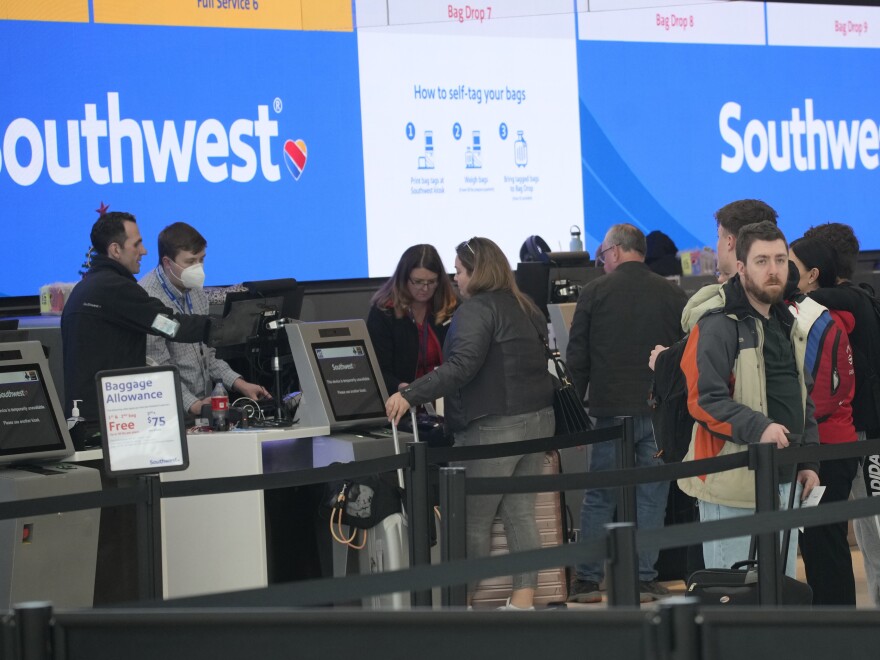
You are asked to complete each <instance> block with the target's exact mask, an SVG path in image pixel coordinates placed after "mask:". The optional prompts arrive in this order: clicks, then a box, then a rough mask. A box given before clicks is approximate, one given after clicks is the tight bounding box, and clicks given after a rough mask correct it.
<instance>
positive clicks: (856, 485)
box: [852, 431, 880, 607]
mask: <svg viewBox="0 0 880 660" xmlns="http://www.w3.org/2000/svg"><path fill="white" fill-rule="evenodd" d="M858 436H859V440H864V439H865V434H864V432H862V431H859V433H858ZM872 459H875V460H874V461H872ZM872 463H876V457H874V456H866V457H865V463H864V464H863V463H861V462H860V463H859V469H858V472H856V478H855V479H853V485H852V495H853V498H854V499H859V498H862V497H868V492H867V488H866V487H865V478H864V476H863V474H864V470H865V469H870V466H871V464H872ZM871 494H872V495H873V494H874V493H871ZM853 531H854V532H855V535H856V542H857V543H858V544H859V549H860V550H861V551H862V560H863V561H864V562H865V578H866V579H867V581H868V595H870V597H871V602H872V603H874V607H880V516H871V517H870V518H855V519H854V520H853Z"/></svg>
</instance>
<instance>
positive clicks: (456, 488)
mask: <svg viewBox="0 0 880 660" xmlns="http://www.w3.org/2000/svg"><path fill="white" fill-rule="evenodd" d="M465 488H466V485H465V469H464V468H463V467H442V468H440V559H441V561H443V562H447V561H455V560H456V559H465V558H466V557H467V511H466V507H465V500H466V495H467V493H466V491H465ZM441 603H442V604H443V607H465V606H466V605H467V585H466V584H456V585H451V586H447V587H443V588H442V590H441Z"/></svg>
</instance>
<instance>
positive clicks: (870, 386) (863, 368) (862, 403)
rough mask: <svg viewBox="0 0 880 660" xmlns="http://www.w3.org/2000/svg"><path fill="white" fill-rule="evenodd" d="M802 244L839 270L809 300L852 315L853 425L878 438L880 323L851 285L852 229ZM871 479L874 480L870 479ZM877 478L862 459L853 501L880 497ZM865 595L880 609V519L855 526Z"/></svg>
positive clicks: (815, 232)
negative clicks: (815, 244) (819, 248)
mask: <svg viewBox="0 0 880 660" xmlns="http://www.w3.org/2000/svg"><path fill="white" fill-rule="evenodd" d="M804 238H817V239H819V240H821V241H824V242H825V243H826V244H828V246H829V247H831V249H832V251H833V252H834V260H835V265H836V266H837V286H835V287H827V288H820V289H817V290H816V291H813V292H812V293H811V294H810V297H811V298H813V299H814V300H815V301H817V302H819V303H821V304H823V305H825V306H826V307H827V308H828V309H834V310H843V311H847V312H850V313H851V314H852V315H853V318H854V319H855V322H856V325H855V328H854V329H853V331H852V332H851V333H850V334H849V340H850V343H851V344H852V349H853V367H854V368H855V372H856V391H855V394H854V396H853V401H852V411H853V423H854V425H855V427H856V433H857V434H858V439H859V440H865V439H867V438H878V437H880V394H878V385H877V380H878V378H880V323H878V320H877V313H876V312H875V311H874V305H873V303H872V301H871V299H870V294H869V293H868V292H867V291H865V290H863V289H861V288H860V287H858V286H856V285H855V284H853V282H852V281H851V280H852V277H853V273H854V271H855V264H856V257H857V256H858V254H859V239H858V238H856V235H855V232H853V228H852V227H850V226H849V225H846V224H843V223H840V222H827V223H825V224H821V225H817V226H815V227H810V228H809V229H808V230H807V232H806V233H805V234H804ZM872 473H873V474H872ZM877 473H880V456H878V455H874V456H865V458H864V459H863V460H862V461H861V462H860V464H859V470H858V472H857V473H856V477H855V479H854V480H853V487H852V494H853V497H854V498H856V499H859V498H862V497H868V496H873V495H880V489H875V487H874V486H875V484H876V483H877V479H876V478H872V476H873V475H876V474H877ZM853 531H854V532H855V535H856V541H858V544H859V548H860V549H861V551H862V559H863V560H864V563H865V576H866V577H867V580H868V593H869V594H870V596H871V601H872V602H873V603H874V606H875V607H880V516H871V517H869V518H856V519H854V520H853Z"/></svg>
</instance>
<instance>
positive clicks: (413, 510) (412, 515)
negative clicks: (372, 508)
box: [404, 442, 431, 607]
mask: <svg viewBox="0 0 880 660" xmlns="http://www.w3.org/2000/svg"><path fill="white" fill-rule="evenodd" d="M409 466H410V469H409V470H407V471H406V473H405V475H404V479H405V481H406V503H407V516H408V523H409V560H410V566H424V565H426V564H430V563H431V534H430V532H429V531H428V524H429V523H430V522H431V519H430V517H429V516H430V510H429V505H428V445H427V443H424V442H411V443H410V444H409ZM412 604H413V605H414V606H415V607H430V606H431V590H430V589H427V590H420V591H414V592H413V594H412Z"/></svg>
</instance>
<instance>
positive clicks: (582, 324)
mask: <svg viewBox="0 0 880 660" xmlns="http://www.w3.org/2000/svg"><path fill="white" fill-rule="evenodd" d="M599 248H600V249H599V251H598V252H597V253H596V263H597V265H598V264H600V263H601V264H602V266H603V267H604V269H605V273H606V275H605V276H603V277H600V278H598V279H596V280H593V281H592V282H590V283H589V284H588V285H587V286H586V287H584V289H583V291H581V294H580V298H579V299H578V303H577V307H576V308H575V313H574V319H573V321H572V325H571V334H570V336H569V341H568V349H567V352H566V359H567V362H568V367H569V369H570V370H571V374H572V377H573V379H574V384H575V386H576V387H577V389H578V393H579V394H580V395H581V396H583V397H586V394H587V388H588V387H589V408H590V414H591V415H592V416H594V417H596V418H597V427H599V428H603V427H608V426H612V425H614V424H616V423H618V420H616V419H615V417H616V416H620V415H626V416H632V417H633V418H634V419H633V422H634V430H635V456H636V466H639V467H641V466H647V465H656V464H658V463H659V462H660V459H659V458H657V457H656V454H657V444H656V442H655V441H654V433H653V430H652V428H651V409H650V407H649V406H648V390H649V388H650V385H651V376H652V374H651V370H650V369H649V368H648V357H649V356H650V354H651V350H652V349H653V348H654V346H655V345H657V344H662V345H664V346H668V345H670V344H671V343H673V342H674V341H676V340H677V339H678V338H679V337H680V336H681V328H680V325H679V322H680V319H681V313H682V310H683V309H684V306H685V303H686V302H687V296H686V295H685V293H684V291H683V290H682V289H681V288H679V287H678V286H676V285H675V284H674V283H673V282H670V281H669V280H667V279H665V278H663V277H660V276H659V275H657V274H656V273H653V272H651V270H650V269H649V268H648V267H647V266H646V265H645V263H644V261H645V252H646V242H645V235H644V234H643V233H642V232H641V231H640V230H639V229H638V228H636V227H634V226H633V225H630V224H619V225H614V226H613V227H611V229H609V230H608V233H607V234H606V235H605V240H604V241H602V245H600V246H599ZM614 444H615V443H614V441H608V442H602V443H599V444H595V445H592V447H591V456H590V464H589V469H590V470H591V471H600V470H609V469H614V467H615V465H616V461H615V446H614ZM668 490H669V484H668V483H652V484H643V485H640V486H639V487H638V491H637V499H638V502H637V508H638V511H637V515H638V524H639V527H640V528H642V529H653V528H658V527H662V526H663V519H664V516H665V512H666V499H667V493H668ZM615 499H616V495H615V492H614V490H611V489H603V488H599V489H587V490H586V491H584V503H583V507H582V508H581V537H582V538H583V539H584V540H588V539H595V538H597V537H599V536H601V535H603V534H604V533H605V531H604V525H606V524H607V523H610V522H612V520H613V517H614V509H615ZM656 561H657V552H656V551H652V552H643V553H640V554H639V582H640V592H641V600H642V601H643V602H645V601H650V600H654V599H657V598H661V597H663V596H664V595H666V594H667V593H668V592H667V591H666V589H665V588H664V587H663V586H662V585H660V584H658V583H657V581H656V578H657V571H656V569H655V568H654V564H655V562H656ZM603 573H604V571H603V566H602V564H601V563H599V562H590V563H585V564H579V565H578V567H577V580H576V581H575V583H574V585H573V586H572V590H571V595H570V597H569V600H572V601H575V602H580V603H594V602H598V601H600V600H601V598H602V596H601V593H600V592H599V583H601V581H602V578H603Z"/></svg>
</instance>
